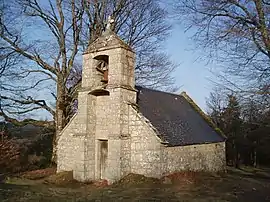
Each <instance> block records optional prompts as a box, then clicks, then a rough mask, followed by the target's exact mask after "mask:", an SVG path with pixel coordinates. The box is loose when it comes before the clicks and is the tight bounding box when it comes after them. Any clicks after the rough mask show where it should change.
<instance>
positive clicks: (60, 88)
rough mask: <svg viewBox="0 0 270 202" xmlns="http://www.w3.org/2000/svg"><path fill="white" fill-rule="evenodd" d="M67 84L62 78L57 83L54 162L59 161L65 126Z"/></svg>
mask: <svg viewBox="0 0 270 202" xmlns="http://www.w3.org/2000/svg"><path fill="white" fill-rule="evenodd" d="M65 106H66V105H65V86H64V82H62V80H60V81H58V83H57V101H56V110H55V117H54V119H55V134H54V138H53V151H52V162H53V163H57V145H58V140H59V138H60V135H61V132H62V130H63V128H64V127H65Z"/></svg>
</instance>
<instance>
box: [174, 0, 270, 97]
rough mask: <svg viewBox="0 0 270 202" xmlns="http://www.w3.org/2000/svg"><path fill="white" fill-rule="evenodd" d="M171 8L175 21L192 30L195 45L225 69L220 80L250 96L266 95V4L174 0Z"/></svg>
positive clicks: (269, 8)
mask: <svg viewBox="0 0 270 202" xmlns="http://www.w3.org/2000/svg"><path fill="white" fill-rule="evenodd" d="M175 5H176V6H175V8H176V9H175V14H176V16H177V18H178V19H181V21H182V22H183V23H184V24H185V25H186V26H187V27H188V28H192V27H193V28H195V35H194V38H195V40H196V42H197V44H199V45H200V46H201V47H202V48H204V51H206V50H209V52H208V53H209V55H208V56H210V59H213V58H215V59H217V60H218V62H219V64H223V66H224V67H225V70H224V71H223V73H222V74H221V75H222V78H226V80H227V81H228V80H229V81H230V84H234V85H235V84H237V85H239V86H240V87H241V89H242V90H243V91H246V92H248V91H249V93H250V94H252V93H253V94H254V92H255V94H258V93H259V94H264V95H268V96H269V88H270V29H269V28H270V27H269V25H270V24H269V21H270V4H269V3H268V1H264V0H248V1H239V0H175ZM228 78H229V79H228ZM227 81H225V82H227Z"/></svg>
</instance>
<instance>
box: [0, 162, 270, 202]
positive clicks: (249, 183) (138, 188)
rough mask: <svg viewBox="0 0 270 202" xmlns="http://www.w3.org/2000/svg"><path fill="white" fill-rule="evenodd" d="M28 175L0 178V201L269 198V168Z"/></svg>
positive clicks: (269, 199)
mask: <svg viewBox="0 0 270 202" xmlns="http://www.w3.org/2000/svg"><path fill="white" fill-rule="evenodd" d="M31 176H32V175H31V173H30V174H29V173H28V174H24V175H20V176H17V177H11V178H8V179H7V180H5V183H4V182H2V183H1V182H0V201H3V202H5V201H7V202H16V201H22V202H24V201H33V202H36V201H50V202H56V201H57V202H58V201H59V202H61V201H245V202H247V201H256V202H262V201H270V169H251V168H248V167H247V168H242V169H238V170H236V169H233V168H228V172H227V173H226V174H221V175H210V174H198V175H192V176H188V177H187V176H184V177H183V179H182V180H181V176H180V177H178V178H177V179H176V180H169V181H168V182H167V183H161V182H160V181H157V180H154V179H153V180H145V178H140V179H142V180H140V179H139V178H136V179H135V178H134V177H133V178H132V177H131V178H126V179H125V180H122V181H120V182H119V183H117V184H114V185H111V186H106V187H99V186H94V185H93V184H81V183H78V182H73V181H70V180H69V179H66V183H60V184H55V183H53V181H52V180H48V179H50V177H49V178H48V177H46V174H44V173H42V172H41V173H39V174H38V175H36V174H35V176H38V177H35V178H34V177H31ZM132 180H133V181H132Z"/></svg>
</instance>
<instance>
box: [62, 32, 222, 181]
mask: <svg viewBox="0 0 270 202" xmlns="http://www.w3.org/2000/svg"><path fill="white" fill-rule="evenodd" d="M134 66H135V52H134V51H133V50H132V49H131V48H130V47H129V46H128V45H127V44H126V43H125V42H124V41H122V40H121V39H120V38H119V37H118V36H117V35H116V34H115V33H114V32H112V31H111V30H110V29H109V28H108V29H107V30H106V31H105V32H104V33H103V34H102V36H101V37H99V38H97V39H96V40H95V41H94V42H93V43H92V44H90V46H89V47H88V49H87V51H86V52H85V53H84V54H83V73H82V86H81V89H80V90H79V91H78V111H77V113H76V114H75V115H74V116H73V118H72V119H71V120H70V122H69V123H68V124H67V126H66V127H65V128H64V129H63V131H62V133H61V137H60V139H59V142H58V160H57V172H61V171H73V177H74V178H75V179H77V180H79V181H92V180H100V179H106V180H108V182H109V183H113V182H114V181H117V180H119V179H120V178H121V177H123V176H125V175H127V174H129V173H137V174H143V175H145V176H149V177H158V178H159V177H161V176H163V175H164V174H168V173H171V172H176V171H185V170H191V171H213V172H216V171H223V170H224V169H225V167H226V160H225V140H226V138H225V137H224V136H223V135H222V133H220V132H219V131H218V130H216V129H215V126H214V125H213V124H211V122H209V121H208V119H207V118H206V117H207V116H206V115H204V114H203V112H202V111H201V110H200V109H199V107H198V106H197V105H196V104H195V103H194V102H193V101H192V99H191V98H190V97H189V96H188V95H187V94H186V93H184V92H183V93H181V94H180V95H177V94H171V93H167V92H161V91H157V90H151V89H147V88H143V87H140V86H135V76H134Z"/></svg>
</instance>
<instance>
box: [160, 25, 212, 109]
mask: <svg viewBox="0 0 270 202" xmlns="http://www.w3.org/2000/svg"><path fill="white" fill-rule="evenodd" d="M173 24H174V26H173V30H172V33H171V35H170V37H169V38H168V40H167V41H166V42H165V48H166V51H167V53H168V54H169V55H171V58H172V60H173V61H174V62H176V63H178V64H179V66H178V68H177V69H176V71H175V72H174V76H175V78H176V84H177V85H178V86H181V88H180V90H179V92H178V93H180V92H181V91H186V92H187V94H188V95H189V96H190V97H191V98H192V99H193V100H194V101H195V102H196V103H197V104H198V105H199V106H200V107H201V108H202V109H203V110H204V111H205V109H206V102H205V98H206V97H207V96H208V95H209V93H210V92H211V89H212V83H211V82H210V81H209V78H211V79H213V75H212V74H211V73H210V71H209V69H210V68H212V65H211V64H207V63H206V61H203V60H202V59H201V58H200V57H199V56H200V54H202V51H203V50H201V49H197V48H196V45H195V43H194V41H193V40H192V39H191V38H190V37H191V36H192V34H193V33H192V31H189V32H184V27H182V26H181V25H178V24H176V23H173ZM195 50H196V51H195Z"/></svg>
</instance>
